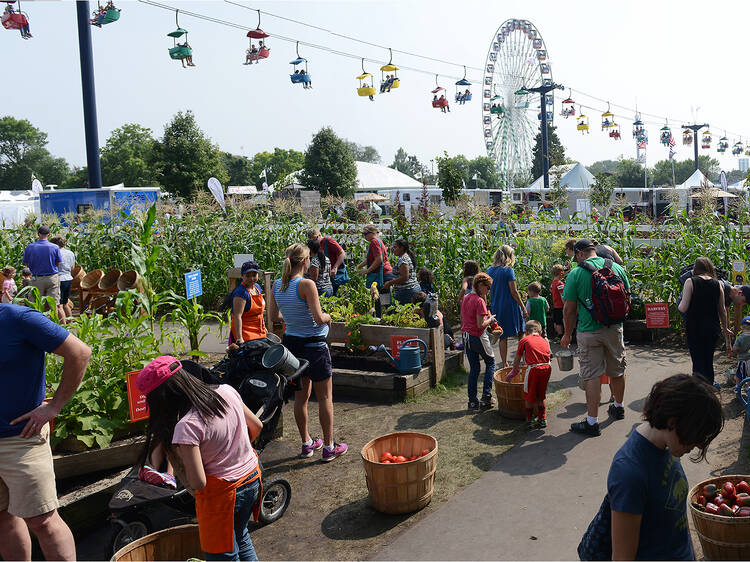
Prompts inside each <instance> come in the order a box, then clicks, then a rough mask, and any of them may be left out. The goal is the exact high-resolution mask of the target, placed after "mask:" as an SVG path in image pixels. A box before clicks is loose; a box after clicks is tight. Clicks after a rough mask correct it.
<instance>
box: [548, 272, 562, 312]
mask: <svg viewBox="0 0 750 562" xmlns="http://www.w3.org/2000/svg"><path fill="white" fill-rule="evenodd" d="M564 287H565V283H563V282H562V281H561V280H560V279H553V280H552V285H550V286H549V290H550V291H551V292H552V308H562V307H563V299H562V292H563V288H564Z"/></svg>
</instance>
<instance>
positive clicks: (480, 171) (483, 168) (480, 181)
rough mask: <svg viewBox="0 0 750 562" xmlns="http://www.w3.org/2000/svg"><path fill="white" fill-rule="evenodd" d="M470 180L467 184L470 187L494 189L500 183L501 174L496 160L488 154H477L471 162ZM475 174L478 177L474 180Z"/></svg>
mask: <svg viewBox="0 0 750 562" xmlns="http://www.w3.org/2000/svg"><path fill="white" fill-rule="evenodd" d="M469 176H470V178H469V179H470V180H471V181H470V182H469V181H467V182H466V185H467V186H469V187H474V186H476V187H478V188H479V189H494V188H496V187H498V186H499V185H500V176H499V174H498V173H497V165H496V164H495V161H494V160H493V159H492V158H490V157H488V156H477V157H476V158H474V160H471V161H470V162H469ZM474 176H477V179H476V180H474Z"/></svg>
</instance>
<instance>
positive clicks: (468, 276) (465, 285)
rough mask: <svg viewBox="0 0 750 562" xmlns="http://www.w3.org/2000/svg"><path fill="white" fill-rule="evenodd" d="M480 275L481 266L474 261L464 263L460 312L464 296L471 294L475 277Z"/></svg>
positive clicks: (459, 302)
mask: <svg viewBox="0 0 750 562" xmlns="http://www.w3.org/2000/svg"><path fill="white" fill-rule="evenodd" d="M477 273H479V264H478V263H477V262H475V261H474V260H467V261H465V262H464V278H463V279H462V280H461V291H459V293H458V310H459V311H460V310H461V302H462V301H463V300H464V295H468V294H469V293H471V291H472V288H471V283H472V280H473V279H474V276H475V275H476V274H477Z"/></svg>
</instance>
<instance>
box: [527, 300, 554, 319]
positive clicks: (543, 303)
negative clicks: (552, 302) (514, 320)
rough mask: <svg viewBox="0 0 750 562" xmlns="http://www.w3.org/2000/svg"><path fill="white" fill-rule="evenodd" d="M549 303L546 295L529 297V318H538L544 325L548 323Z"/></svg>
mask: <svg viewBox="0 0 750 562" xmlns="http://www.w3.org/2000/svg"><path fill="white" fill-rule="evenodd" d="M548 310H549V303H548V302H547V299H545V298H544V297H529V300H527V301H526V311H527V312H528V313H529V320H536V321H537V322H539V323H540V324H541V325H542V326H546V325H547V311H548Z"/></svg>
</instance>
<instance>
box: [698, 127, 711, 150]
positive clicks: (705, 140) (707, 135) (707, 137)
mask: <svg viewBox="0 0 750 562" xmlns="http://www.w3.org/2000/svg"><path fill="white" fill-rule="evenodd" d="M712 140H713V138H712V136H711V131H709V130H708V129H706V130H705V131H703V134H702V135H701V148H704V149H708V148H711V141H712Z"/></svg>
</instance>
